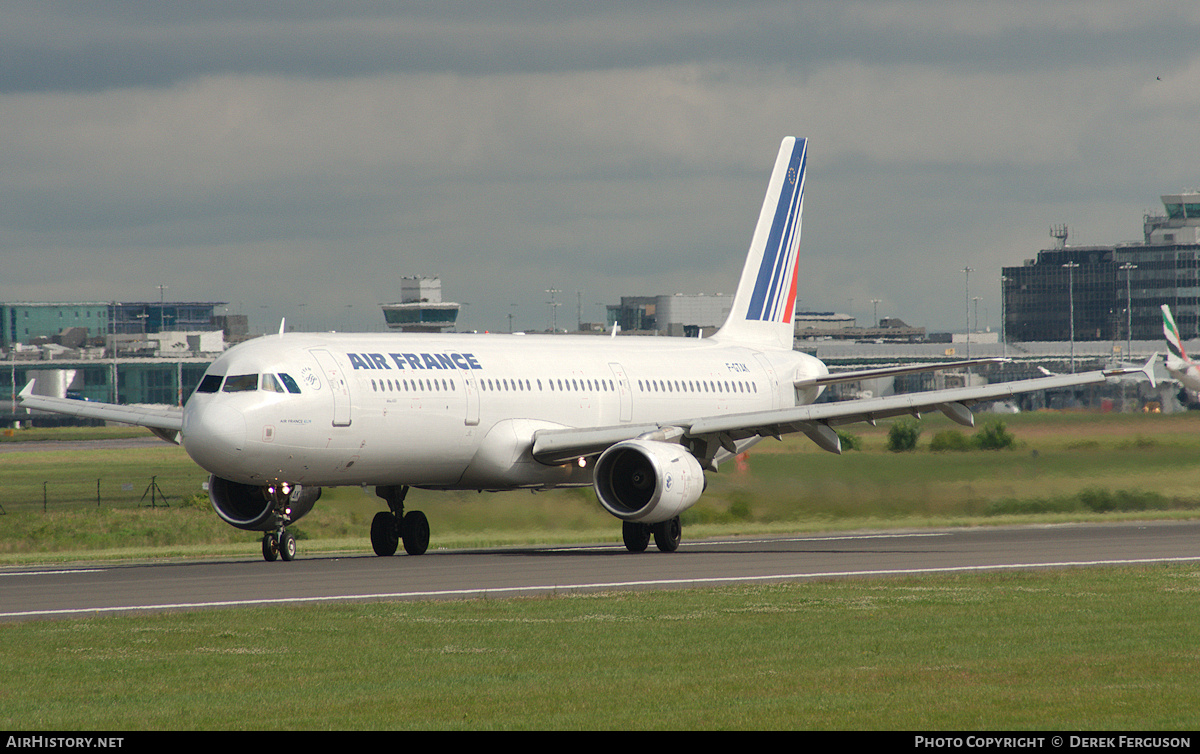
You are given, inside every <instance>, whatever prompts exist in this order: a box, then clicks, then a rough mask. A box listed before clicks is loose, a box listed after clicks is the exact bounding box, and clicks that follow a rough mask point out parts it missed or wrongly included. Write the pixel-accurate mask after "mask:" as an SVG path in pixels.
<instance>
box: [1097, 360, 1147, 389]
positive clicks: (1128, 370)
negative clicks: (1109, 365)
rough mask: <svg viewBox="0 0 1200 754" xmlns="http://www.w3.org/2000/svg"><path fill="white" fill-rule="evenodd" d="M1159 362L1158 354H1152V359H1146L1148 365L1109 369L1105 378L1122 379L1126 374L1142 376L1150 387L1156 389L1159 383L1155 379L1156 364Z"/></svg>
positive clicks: (1105, 373)
mask: <svg viewBox="0 0 1200 754" xmlns="http://www.w3.org/2000/svg"><path fill="white" fill-rule="evenodd" d="M1156 361H1158V352H1157V351H1155V352H1154V353H1152V354H1150V358H1148V359H1146V363H1145V364H1142V365H1141V366H1140V367H1137V368H1133V367H1121V368H1120V369H1109V370H1106V371H1105V372H1104V376H1105V377H1120V376H1122V375H1126V374H1141V375H1144V376H1145V377H1146V379H1147V380H1149V381H1150V387H1156V386H1157V382H1156V380H1155V379H1154V363H1155V362H1156Z"/></svg>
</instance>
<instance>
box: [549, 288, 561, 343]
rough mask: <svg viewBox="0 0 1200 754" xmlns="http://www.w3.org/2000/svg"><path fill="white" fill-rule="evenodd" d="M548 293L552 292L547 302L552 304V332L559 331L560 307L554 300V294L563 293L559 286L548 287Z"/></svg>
mask: <svg viewBox="0 0 1200 754" xmlns="http://www.w3.org/2000/svg"><path fill="white" fill-rule="evenodd" d="M546 293H549V294H550V300H549V301H547V302H546V303H547V304H549V305H550V332H552V333H556V332H558V307H559V304H558V302H557V301H555V300H554V294H556V293H562V291H561V290H559V289H558V288H547V289H546Z"/></svg>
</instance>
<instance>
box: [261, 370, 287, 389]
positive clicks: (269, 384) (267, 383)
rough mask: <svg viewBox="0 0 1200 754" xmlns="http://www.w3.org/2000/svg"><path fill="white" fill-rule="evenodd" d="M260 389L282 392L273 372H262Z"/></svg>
mask: <svg viewBox="0 0 1200 754" xmlns="http://www.w3.org/2000/svg"><path fill="white" fill-rule="evenodd" d="M262 377H263V378H262V389H263V390H267V391H270V392H272V393H282V392H283V388H282V387H280V385H279V380H277V379H275V375H273V374H264V375H263V376H262Z"/></svg>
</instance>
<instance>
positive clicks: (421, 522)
mask: <svg viewBox="0 0 1200 754" xmlns="http://www.w3.org/2000/svg"><path fill="white" fill-rule="evenodd" d="M400 538H401V539H402V540H404V551H405V552H407V553H408V554H409V555H424V554H425V551H426V550H428V549H429V519H427V518H425V514H424V513H422V512H421V511H409V512H408V513H406V514H404V519H403V520H402V523H401V526H400Z"/></svg>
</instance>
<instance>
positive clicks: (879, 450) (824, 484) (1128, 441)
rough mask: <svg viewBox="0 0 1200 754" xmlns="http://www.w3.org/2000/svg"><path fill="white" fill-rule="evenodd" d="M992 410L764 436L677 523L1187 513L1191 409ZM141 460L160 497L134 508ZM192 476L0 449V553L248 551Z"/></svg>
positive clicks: (330, 532) (565, 507)
mask: <svg viewBox="0 0 1200 754" xmlns="http://www.w3.org/2000/svg"><path fill="white" fill-rule="evenodd" d="M987 421H989V418H988V417H986V416H980V417H979V424H980V425H981V426H982V425H983V424H985V423H986V422H987ZM1003 421H1004V422H1005V424H1006V426H1007V427H1008V429H1009V431H1010V432H1011V433H1012V434H1013V435H1014V436H1015V438H1016V443H1015V446H1014V447H1013V448H1011V449H1008V450H997V451H978V450H975V451H966V452H931V451H930V450H929V449H928V447H929V443H930V440H931V439H932V437H934V436H935V435H937V434H938V433H941V432H946V431H959V430H961V429H962V428H961V427H959V426H958V425H955V424H952V423H950V422H949V421H948V420H946V419H944V418H942V417H940V416H934V417H931V418H927V419H925V420H924V421H923V422H922V435H921V440H920V443H919V445H918V449H917V450H915V451H912V452H905V453H893V452H889V451H888V450H886V449H885V444H886V437H887V432H888V426H887V425H885V424H881V425H880V426H879V427H869V426H866V425H861V426H860V425H855V426H854V427H851V428H850V430H851V431H852V432H854V433H855V434H856V435H857V436H858V438H859V440H860V444H861V446H862V450H855V451H850V450H847V451H845V452H844V453H842V455H840V456H835V455H832V454H829V453H826V452H825V451H822V450H819V449H818V448H816V446H815V445H813V444H812V443H811V442H809V441H808V440H807V439H805V438H803V437H788V438H785V439H784V441H782V442H779V441H775V440H766V441H764V442H762V443H760V444H759V445H758V446H756V447H755V448H754V449H753V450H752V451H751V452H750V453H749V455H748V456H747V458H746V459H745V464H744V467H743V466H741V465H739V464H737V463H733V462H730V463H727V464H725V465H724V466H723V467H722V469H721V471H720V473H717V474H709V475H708V479H709V484H708V490H707V491H706V493H705V495H704V497H703V498H702V499H701V501H700V503H699V504H697V505H696V506H695V507H694V508H692V509H691V510H689V511H688V512H687V513H686V514H685V527H686V528H685V536H686V537H698V536H705V535H729V534H738V533H747V534H751V533H755V534H757V533H764V532H767V533H769V532H773V531H781V532H782V531H814V530H828V529H844V528H861V527H895V526H921V525H931V524H936V525H980V524H988V523H1017V522H1026V521H1039V522H1050V521H1067V520H1095V519H1104V518H1114V517H1118V516H1121V517H1129V516H1136V517H1146V516H1154V517H1159V518H1164V517H1178V516H1188V517H1190V516H1193V515H1200V492H1198V491H1197V484H1196V459H1197V458H1200V412H1198V413H1194V414H1193V413H1185V414H1174V415H1162V414H1132V415H1131V414H1099V413H1057V412H1039V413H1034V414H1024V415H1014V416H1005V417H1003ZM89 431H91V430H89ZM100 431H105V432H108V431H111V430H100ZM135 431H137V432H141V430H135ZM18 434H19V433H18ZM143 434H144V432H143ZM964 434H969V433H964ZM45 436H46V435H43V437H45ZM49 436H50V437H53V436H54V435H53V434H51V435H49ZM152 477H153V478H155V479H156V481H157V483H158V486H159V488H160V489H161V490H162V492H164V493H165V494H166V495H168V499H167V503H168V505H169V507H167V508H156V509H150V508H147V507H145V506H146V505H148V503H149V502H150V497H149V496H146V495H145V492H146V488H147V487H148V486H149V483H150V480H151V478H152ZM206 479H207V474H206V473H205V472H204V471H202V470H201V469H200V468H198V467H197V466H196V465H195V464H194V463H192V461H191V460H190V459H189V458H188V457H187V455H186V453H184V452H183V450H182V449H181V448H179V447H176V446H172V445H169V444H167V443H161V444H157V445H152V446H150V447H149V448H146V449H139V450H136V451H129V450H124V451H122V450H114V451H110V450H88V451H45V452H37V453H0V506H3V508H4V511H5V512H6V513H7V514H8V515H6V516H0V562H15V561H29V560H36V559H39V558H45V557H47V556H49V557H52V558H56V559H62V558H69V557H112V556H116V557H128V556H129V555H130V554H131V553H136V552H139V551H144V552H146V553H148V554H151V555H153V554H155V553H156V552H157V553H162V554H167V553H169V554H172V555H186V554H189V553H194V554H201V553H207V554H213V553H220V554H226V553H243V554H253V553H255V552H256V548H257V547H258V536H257V535H255V534H253V533H249V532H241V531H238V530H236V529H233V528H231V527H229V526H226V525H225V524H224V523H222V522H221V521H220V520H219V519H217V518H216V516H215V515H213V514H212V512H211V509H210V508H209V506H208V503H207V500H206V498H205V496H204V494H203V493H202V492H201V489H200V485H201V483H202V482H204V481H205V480H206ZM98 490H99V497H100V504H99V505H97V502H96V500H97V495H98ZM408 505H409V507H410V508H414V509H420V510H424V511H425V512H426V514H427V515H428V517H429V519H430V523H431V527H432V530H433V536H432V542H431V546H433V547H472V546H490V545H502V544H512V543H537V542H584V541H618V540H619V538H620V527H619V526H618V525H617V523H616V522H615V520H614V519H613V518H612V517H611V516H609V515H608V514H607V513H605V512H604V511H603V510H602V509H601V508H600V506H599V505H598V504H597V503H596V501H595V499H594V496H593V494H592V492H591V491H590V490H562V491H553V492H539V493H531V492H511V493H496V494H479V493H475V492H463V493H443V492H426V491H422V490H414V491H413V492H412V494H411V495H410V496H409V501H408ZM382 509H383V504H382V502H381V501H380V500H379V499H378V498H376V497H375V496H374V495H373V494H372V491H371V490H369V489H367V490H364V489H361V488H357V487H352V488H335V489H327V490H325V492H324V494H323V496H322V498H321V501H320V502H319V503H318V505H317V507H316V509H315V510H314V511H313V513H311V514H310V515H309V516H308V517H307V518H305V519H303V520H302V521H300V522H299V523H298V524H296V525H295V527H294V530H295V532H296V534H297V537H298V538H299V539H300V540H301V549H302V550H306V551H309V552H313V551H330V550H334V551H337V550H356V549H357V550H361V551H367V550H369V547H370V545H369V542H368V530H369V526H370V520H371V517H372V516H373V515H374V514H375V512H376V511H378V510H382Z"/></svg>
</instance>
